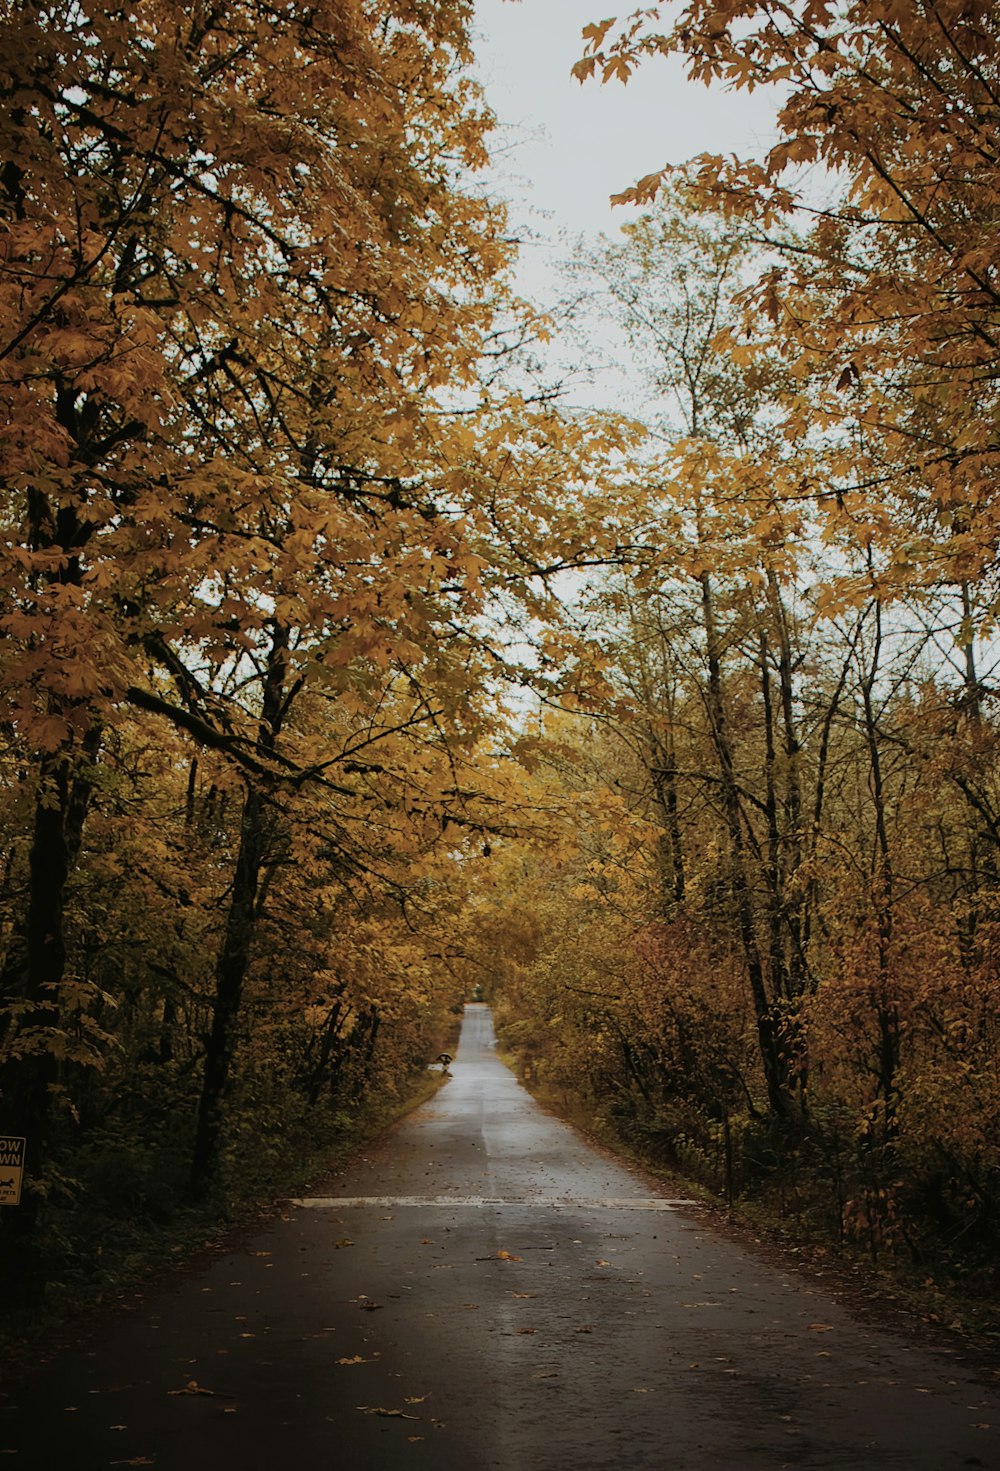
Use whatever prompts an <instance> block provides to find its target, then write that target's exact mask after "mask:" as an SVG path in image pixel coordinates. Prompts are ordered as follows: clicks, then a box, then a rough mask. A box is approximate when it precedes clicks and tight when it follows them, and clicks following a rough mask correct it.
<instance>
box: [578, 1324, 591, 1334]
mask: <svg viewBox="0 0 1000 1471" xmlns="http://www.w3.org/2000/svg"><path fill="white" fill-rule="evenodd" d="M576 1331H577V1333H593V1331H594V1325H593V1323H581V1324H580V1326H579V1328H578V1329H577V1330H576Z"/></svg>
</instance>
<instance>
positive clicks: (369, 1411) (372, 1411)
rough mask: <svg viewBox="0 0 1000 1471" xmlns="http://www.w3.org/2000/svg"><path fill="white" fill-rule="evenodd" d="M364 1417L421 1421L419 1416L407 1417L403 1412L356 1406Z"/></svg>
mask: <svg viewBox="0 0 1000 1471" xmlns="http://www.w3.org/2000/svg"><path fill="white" fill-rule="evenodd" d="M354 1408H355V1409H356V1410H360V1411H361V1413H362V1415H381V1416H382V1418H383V1419H384V1420H419V1419H420V1416H419V1415H407V1414H406V1413H405V1411H403V1410H383V1409H382V1407H381V1405H355V1407H354Z"/></svg>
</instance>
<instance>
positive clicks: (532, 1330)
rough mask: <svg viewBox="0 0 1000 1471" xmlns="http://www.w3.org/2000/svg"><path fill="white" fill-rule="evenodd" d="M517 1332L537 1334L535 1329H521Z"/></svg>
mask: <svg viewBox="0 0 1000 1471" xmlns="http://www.w3.org/2000/svg"><path fill="white" fill-rule="evenodd" d="M517 1331H518V1333H534V1332H535V1329H534V1328H519V1329H518V1330H517Z"/></svg>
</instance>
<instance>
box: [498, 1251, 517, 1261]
mask: <svg viewBox="0 0 1000 1471" xmlns="http://www.w3.org/2000/svg"><path fill="white" fill-rule="evenodd" d="M523 1260H524V1258H523V1257H519V1256H515V1255H514V1253H513V1252H512V1251H498V1252H497V1261H498V1262H520V1261H523Z"/></svg>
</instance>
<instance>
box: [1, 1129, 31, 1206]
mask: <svg viewBox="0 0 1000 1471" xmlns="http://www.w3.org/2000/svg"><path fill="white" fill-rule="evenodd" d="M27 1142H28V1141H27V1140H26V1139H25V1138H24V1137H23V1136H22V1135H20V1134H0V1205H20V1203H21V1177H22V1176H23V1174H24V1148H25V1145H26V1144H27Z"/></svg>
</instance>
